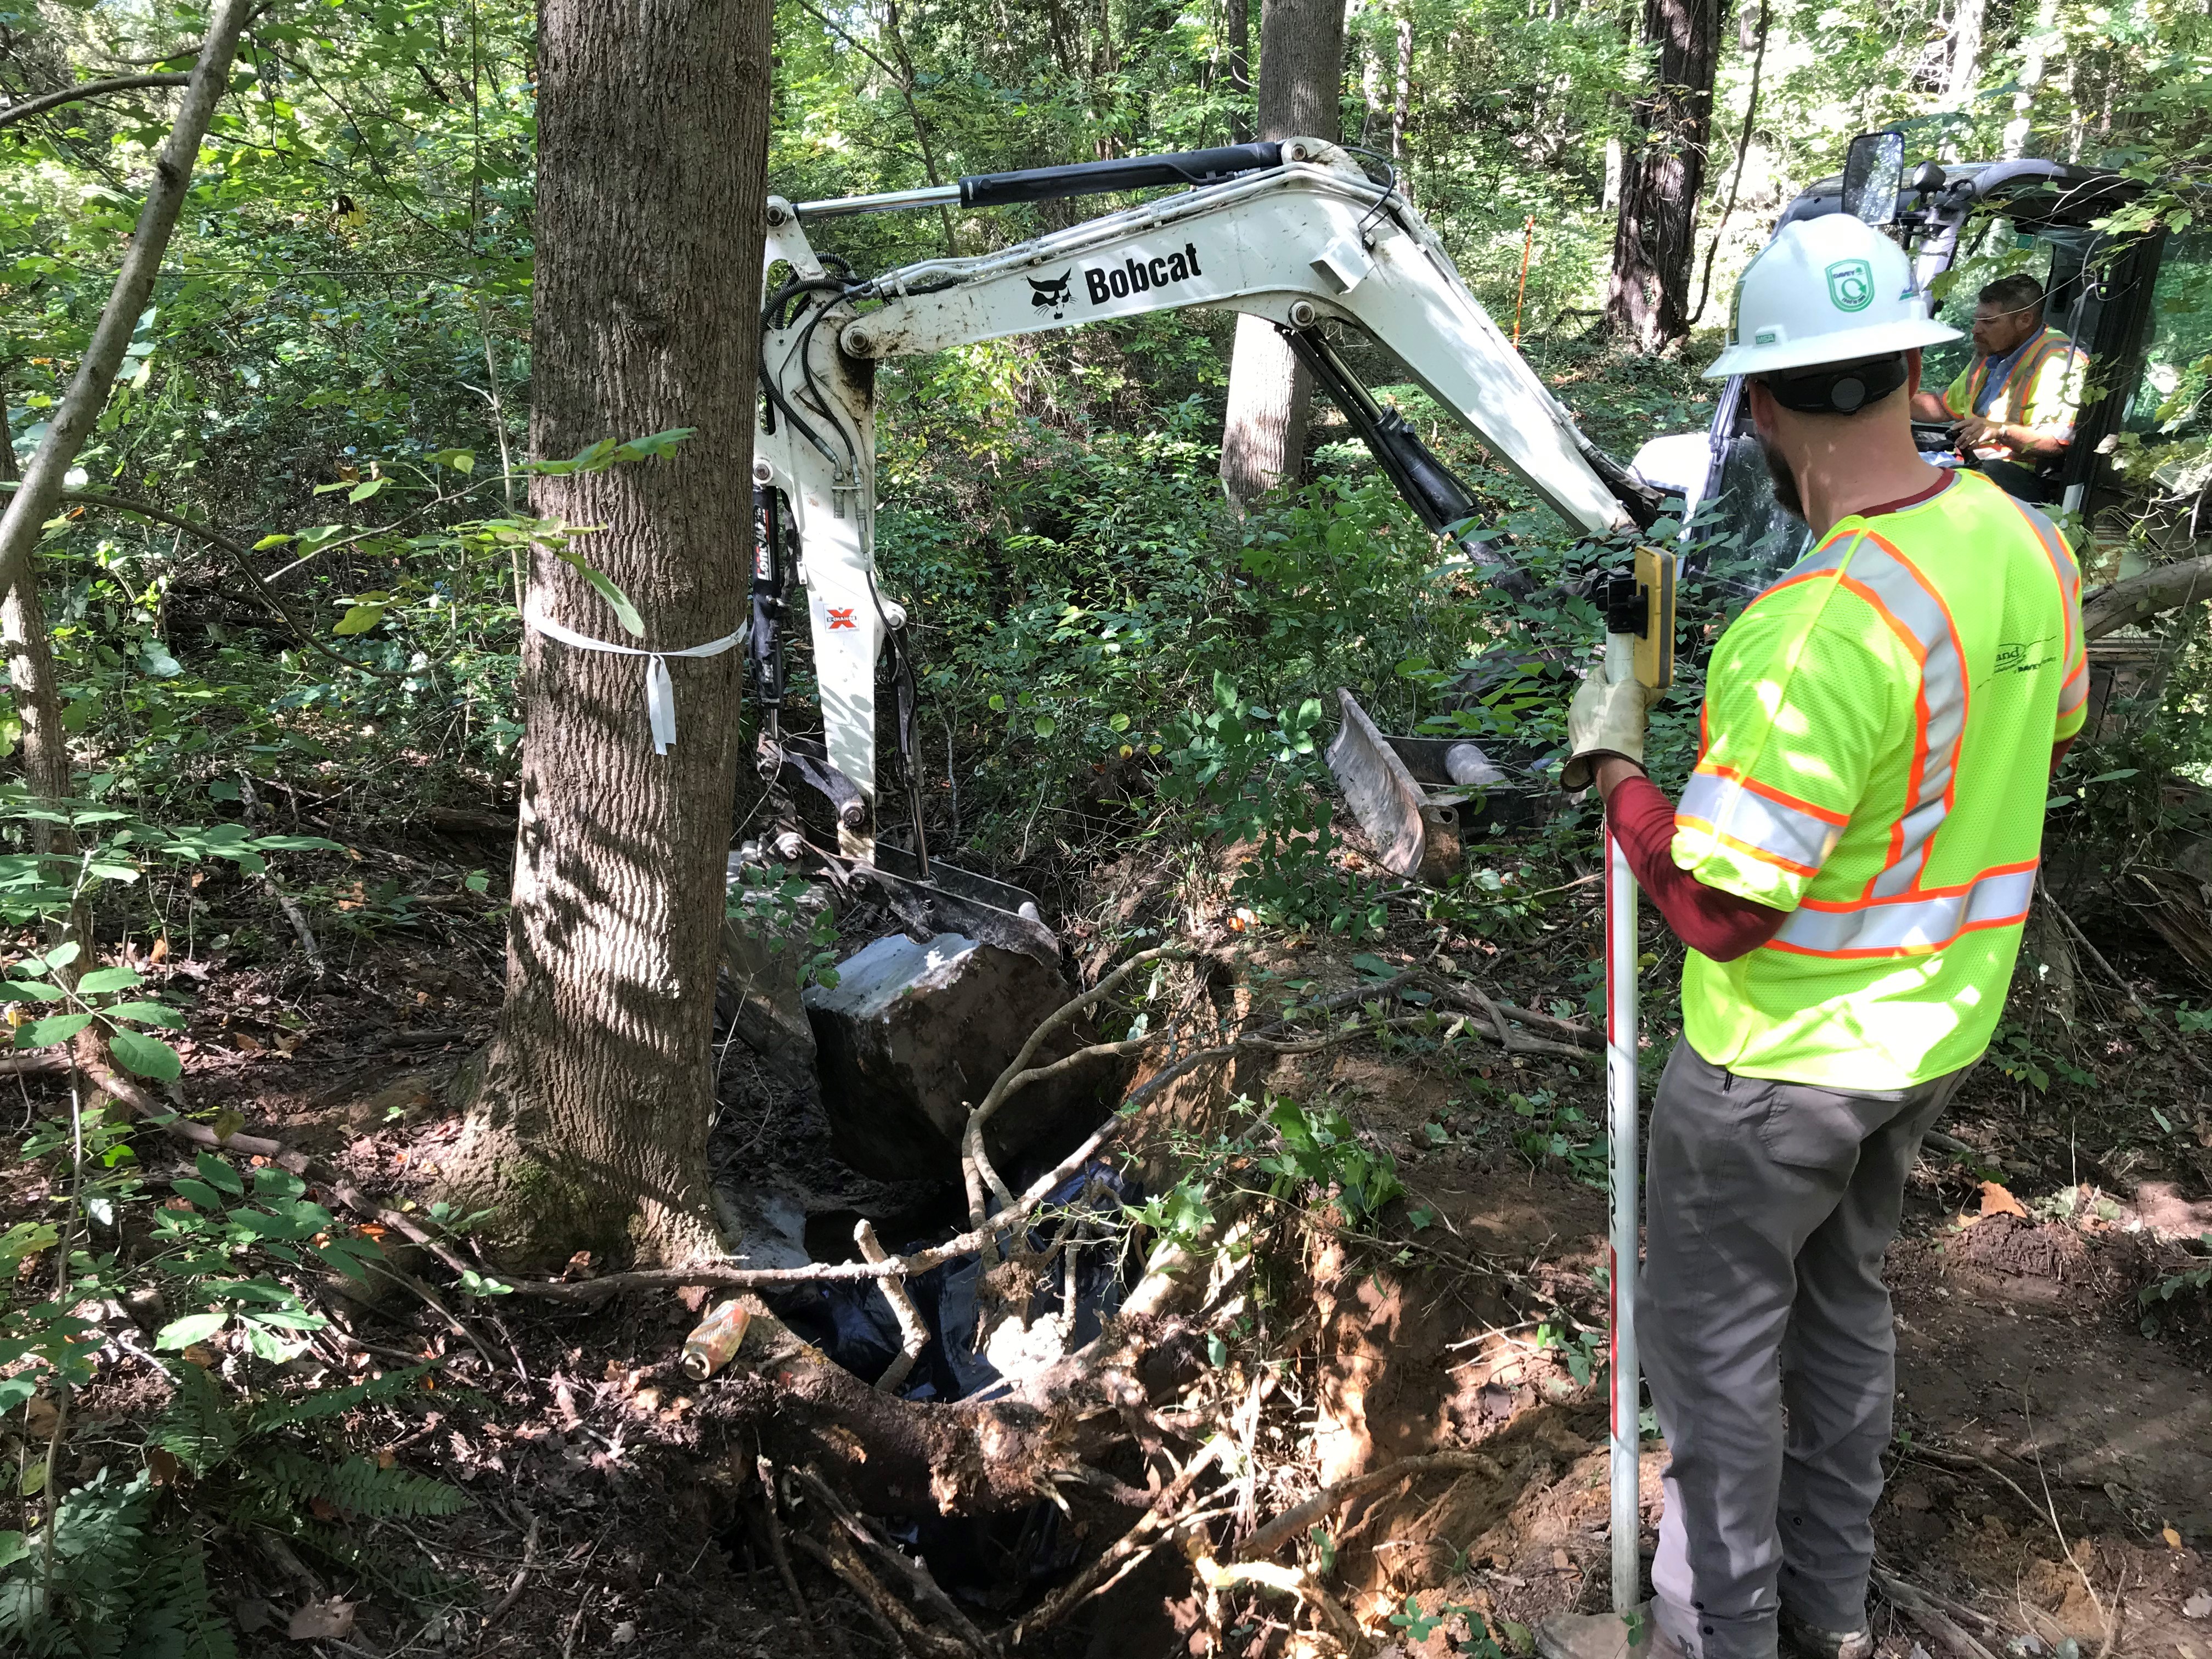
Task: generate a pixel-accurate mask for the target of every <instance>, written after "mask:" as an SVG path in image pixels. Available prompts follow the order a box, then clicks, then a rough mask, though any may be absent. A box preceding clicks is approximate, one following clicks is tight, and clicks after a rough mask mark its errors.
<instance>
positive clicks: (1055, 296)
mask: <svg viewBox="0 0 2212 1659" xmlns="http://www.w3.org/2000/svg"><path fill="white" fill-rule="evenodd" d="M1074 269H1075V267H1074V266H1073V265H1070V266H1069V267H1068V268H1067V270H1063V271H1061V272H1060V275H1059V276H1055V277H1054V278H1053V279H1052V280H1051V281H1050V282H1048V283H1040V282H1039V281H1037V279H1036V277H1034V276H1031V277H1030V278H1029V279H1028V282H1029V285H1030V288H1031V289H1034V290H1035V292H1033V293H1032V294H1031V295H1030V305H1032V306H1034V307H1036V308H1038V309H1039V310H1042V309H1043V308H1044V307H1048V306H1049V307H1051V308H1052V319H1053V320H1054V322H1058V321H1059V320H1060V313H1062V312H1063V311H1066V309H1067V299H1068V294H1067V279H1068V276H1069V275H1070V274H1071V273H1072V272H1073V270H1074Z"/></svg>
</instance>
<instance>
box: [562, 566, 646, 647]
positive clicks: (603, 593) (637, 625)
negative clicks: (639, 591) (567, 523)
mask: <svg viewBox="0 0 2212 1659" xmlns="http://www.w3.org/2000/svg"><path fill="white" fill-rule="evenodd" d="M554 557H556V558H557V559H559V560H560V561H561V562H562V563H563V564H565V565H567V566H568V568H570V569H572V570H574V572H575V573H576V574H578V575H580V576H581V577H582V578H583V579H584V580H586V582H588V583H590V584H591V588H592V592H594V593H596V594H598V595H599V597H600V598H601V599H605V601H606V602H607V603H608V605H611V606H612V607H613V609H614V613H615V620H616V621H617V622H618V623H621V624H622V625H623V627H624V628H625V629H629V636H630V637H631V638H632V639H634V640H641V639H643V638H644V637H645V618H644V617H641V616H639V615H638V614H637V607H636V606H635V605H632V604H631V603H630V602H629V594H627V593H625V592H623V591H622V589H620V588H619V587H617V586H615V585H614V584H613V583H612V582H611V581H609V580H607V579H606V578H605V576H603V575H601V574H599V572H598V571H596V570H594V569H592V567H591V566H590V565H588V564H586V562H584V560H583V557H582V556H580V555H579V554H576V553H572V552H569V551H568V550H566V549H565V548H564V549H561V550H557V551H556V553H555V554H554Z"/></svg>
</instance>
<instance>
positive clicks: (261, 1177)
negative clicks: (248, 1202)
mask: <svg viewBox="0 0 2212 1659" xmlns="http://www.w3.org/2000/svg"><path fill="white" fill-rule="evenodd" d="M306 1191H307V1182H304V1181H302V1180H301V1179H300V1177H299V1176H295V1175H294V1174H293V1173H292V1172H291V1171H290V1170H287V1169H285V1168H283V1166H282V1165H280V1164H263V1165H262V1166H261V1167H260V1168H259V1169H258V1170H255V1171H254V1172H253V1195H254V1197H256V1198H258V1199H260V1200H263V1201H264V1203H266V1202H268V1201H269V1200H272V1199H289V1198H297V1197H299V1195H300V1194H302V1193H304V1192H306ZM325 1219H327V1218H325Z"/></svg>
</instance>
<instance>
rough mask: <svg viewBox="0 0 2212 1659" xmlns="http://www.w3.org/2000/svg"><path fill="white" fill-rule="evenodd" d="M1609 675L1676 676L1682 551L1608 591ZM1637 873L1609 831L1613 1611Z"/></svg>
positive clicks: (1633, 1416) (1636, 1411)
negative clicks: (1677, 563) (1677, 570)
mask: <svg viewBox="0 0 2212 1659" xmlns="http://www.w3.org/2000/svg"><path fill="white" fill-rule="evenodd" d="M1604 673H1605V677H1606V678H1607V680H1608V681H1609V682H1611V683H1613V684H1620V682H1622V681H1623V680H1627V679H1638V680H1641V681H1643V682H1644V684H1646V685H1648V686H1650V687H1652V688H1653V689H1654V690H1660V691H1663V690H1666V689H1667V687H1668V684H1669V683H1670V682H1671V681H1672V680H1673V679H1674V555H1673V554H1671V553H1662V552H1659V551H1658V550H1656V549H1651V548H1638V550H1637V553H1636V566H1635V569H1634V571H1633V573H1632V574H1627V575H1622V576H1615V577H1613V579H1612V580H1611V581H1610V582H1609V583H1608V585H1607V594H1606V637H1605V668H1604ZM1636 908H1637V907H1636V878H1635V877H1634V876H1633V875H1632V874H1631V873H1630V872H1629V868H1628V856H1627V854H1626V853H1624V852H1623V851H1622V850H1621V848H1620V842H1618V841H1617V840H1615V839H1614V837H1613V828H1612V825H1611V824H1610V823H1608V824H1607V826H1606V830H1605V1092H1606V1182H1607V1189H1608V1192H1609V1194H1610V1196H1611V1199H1612V1216H1611V1219H1610V1225H1609V1226H1608V1229H1607V1240H1606V1297H1607V1307H1606V1327H1607V1337H1608V1340H1609V1345H1610V1350H1611V1361H1612V1364H1611V1367H1610V1369H1611V1371H1612V1378H1613V1386H1612V1395H1613V1398H1612V1435H1611V1457H1610V1460H1609V1470H1608V1474H1609V1478H1610V1481H1611V1487H1612V1492H1611V1496H1612V1500H1613V1503H1612V1520H1611V1527H1612V1535H1613V1611H1614V1612H1615V1613H1633V1612H1634V1611H1635V1610H1636V1608H1637V1607H1638V1606H1640V1605H1641V1604H1642V1601H1643V1595H1642V1591H1643V1582H1642V1581H1643V1566H1642V1562H1641V1560H1640V1558H1639V1557H1638V1553H1637V1544H1638V1540H1639V1538H1640V1536H1641V1534H1642V1530H1643V1519H1642V1505H1641V1492H1642V1478H1643V1477H1642V1469H1641V1463H1640V1456H1639V1452H1638V1445H1639V1443H1640V1440H1641V1438H1642V1420H1643V1371H1642V1368H1641V1366H1640V1365H1639V1364H1638V1356H1637V1351H1636V1267H1637V1203H1636V1198H1637V1170H1638V1154H1637V1132H1636V1131H1637V1087H1636V1058H1637V1051H1636V1041H1637V1026H1638V1011H1637V975H1638V965H1639V964H1638V957H1639V954H1640V952H1639V949H1638V943H1637V932H1636Z"/></svg>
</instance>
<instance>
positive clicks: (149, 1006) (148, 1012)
mask: <svg viewBox="0 0 2212 1659" xmlns="http://www.w3.org/2000/svg"><path fill="white" fill-rule="evenodd" d="M100 1012H102V1013H104V1014H106V1016H107V1017H108V1018H110V1019H127V1020H130V1021H131V1022H132V1023H133V1024H139V1025H167V1026H172V1027H179V1028H180V1027H182V1026H183V1024H184V1023H185V1017H184V1015H183V1014H182V1013H181V1012H179V1011H178V1010H177V1009H174V1008H172V1007H171V1006H169V1005H168V1004H167V1003H166V1002H118V1003H116V1004H115V1005H114V1006H112V1007H108V1008H103V1009H101V1010H100Z"/></svg>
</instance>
